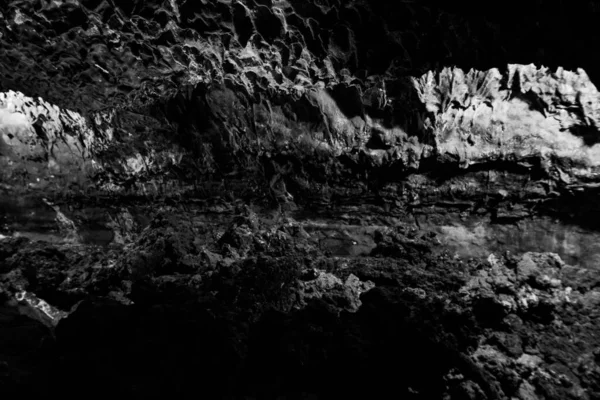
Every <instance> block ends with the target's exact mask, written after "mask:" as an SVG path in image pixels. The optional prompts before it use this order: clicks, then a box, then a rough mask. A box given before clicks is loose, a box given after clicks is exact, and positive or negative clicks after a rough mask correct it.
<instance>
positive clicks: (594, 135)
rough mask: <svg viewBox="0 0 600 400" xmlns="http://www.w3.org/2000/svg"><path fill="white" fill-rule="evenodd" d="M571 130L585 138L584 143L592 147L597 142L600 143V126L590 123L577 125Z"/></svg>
mask: <svg viewBox="0 0 600 400" xmlns="http://www.w3.org/2000/svg"><path fill="white" fill-rule="evenodd" d="M569 131H570V132H571V133H572V134H573V135H575V136H577V137H580V138H581V139H583V143H584V144H585V145H586V146H589V147H592V146H593V145H595V144H598V143H600V132H598V128H597V127H595V126H590V125H576V126H573V127H571V128H570V129H569Z"/></svg>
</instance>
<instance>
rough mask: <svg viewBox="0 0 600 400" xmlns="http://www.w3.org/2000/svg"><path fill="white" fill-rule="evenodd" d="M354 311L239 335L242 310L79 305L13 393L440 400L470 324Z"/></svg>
mask: <svg viewBox="0 0 600 400" xmlns="http://www.w3.org/2000/svg"><path fill="white" fill-rule="evenodd" d="M190 300H191V299H190ZM363 301H364V305H363V306H362V308H361V310H360V311H359V312H358V313H356V314H351V313H347V312H343V313H342V314H341V315H339V316H337V315H336V314H335V312H334V309H333V308H332V304H328V303H327V301H315V302H313V303H311V304H310V305H309V306H308V307H307V308H306V309H304V310H302V311H297V312H291V313H281V312H277V311H271V312H267V313H266V314H265V315H264V316H263V317H262V318H260V320H258V321H257V322H256V323H250V324H248V323H247V322H244V316H243V312H242V311H243V310H234V309H232V310H229V311H226V310H223V309H220V307H219V306H218V305H217V304H212V305H208V304H206V305H202V304H199V303H194V302H189V301H188V302H185V303H177V302H174V301H173V300H171V301H167V302H160V303H153V304H144V305H134V306H124V305H121V304H118V303H116V302H111V301H107V300H100V299H96V300H94V301H93V302H92V301H85V302H83V303H81V304H79V305H78V306H77V309H76V310H75V312H74V313H73V314H72V315H70V316H69V317H68V318H67V319H65V320H63V321H62V322H61V323H60V324H59V326H58V328H57V330H56V342H55V344H53V345H51V346H49V347H47V348H46V349H45V350H44V352H43V353H42V352H39V357H40V358H41V360H39V361H40V362H43V363H44V365H45V366H46V368H47V369H45V371H44V372H43V373H42V372H41V371H40V372H39V373H36V374H34V375H33V376H31V377H29V378H28V379H26V380H25V381H24V382H23V384H22V385H15V386H13V387H12V389H13V390H18V391H19V393H21V395H23V396H26V395H27V396H37V395H51V394H52V395H60V396H61V397H63V398H64V396H67V397H68V398H70V397H71V396H75V395H77V394H79V395H81V394H82V393H86V396H87V397H89V398H101V397H103V396H112V395H115V394H117V393H118V394H120V395H123V396H126V397H127V398H131V399H138V398H139V399H141V398H148V397H156V396H184V397H188V396H193V395H196V396H198V395H201V397H203V398H207V399H243V398H255V399H271V398H272V399H275V398H279V397H280V396H285V397H286V398H301V397H298V396H300V395H301V394H302V393H310V394H312V395H313V396H316V397H315V398H318V399H327V398H356V396H367V397H372V396H376V397H379V396H385V395H389V394H390V393H394V394H395V395H396V396H399V397H402V398H405V399H441V396H442V393H443V392H444V388H445V382H444V380H443V376H444V374H446V373H447V372H448V370H449V369H450V368H452V367H456V368H459V369H460V368H463V367H464V366H462V365H461V364H460V360H459V357H458V354H459V352H460V351H461V350H464V349H465V346H467V345H473V344H474V343H473V342H472V340H473V339H472V338H473V337H474V336H471V335H473V334H474V332H470V331H469V326H471V328H470V329H473V325H472V322H469V320H468V319H464V317H461V316H458V315H454V316H453V315H451V314H448V315H442V314H438V311H439V310H437V311H436V309H437V307H438V306H441V304H439V305H436V304H435V302H430V301H422V300H420V299H418V298H415V297H414V295H412V296H411V295H406V294H402V293H401V291H399V290H397V289H393V288H382V289H377V290H374V291H373V292H371V293H369V294H366V295H364V296H363ZM219 310H220V311H219ZM418 315H422V316H426V317H425V318H420V317H417V316H418ZM431 318H433V320H431ZM5 328H6V327H5ZM36 329H37V328H36ZM438 329H440V330H439V331H438ZM32 334H33V332H32ZM38 336H39V335H38ZM36 340H37V339H36ZM47 340H50V339H49V338H48V339H47ZM14 349H15V351H16V350H17V349H18V347H14ZM28 349H29V350H31V347H29V348H28ZM463 369H464V368H463ZM465 374H466V375H467V376H469V375H472V374H470V373H469V372H468V371H465ZM34 382H35V384H34ZM57 382H62V384H60V385H57V384H56V383H57ZM92 388H93V389H92ZM9 389H10V388H9ZM9 392H10V391H9Z"/></svg>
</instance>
